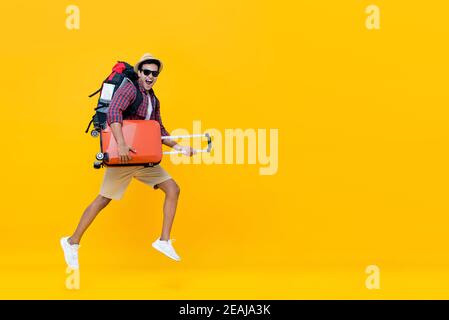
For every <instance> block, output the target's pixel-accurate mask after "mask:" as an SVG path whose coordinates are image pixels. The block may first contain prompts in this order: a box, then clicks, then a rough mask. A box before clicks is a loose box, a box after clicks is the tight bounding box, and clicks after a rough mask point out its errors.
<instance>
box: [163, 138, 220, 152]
mask: <svg viewBox="0 0 449 320" xmlns="http://www.w3.org/2000/svg"><path fill="white" fill-rule="evenodd" d="M199 137H206V138H207V148H206V149H201V150H195V151H196V152H197V153H200V152H210V151H211V150H212V138H211V136H210V134H208V133H205V134H191V135H183V136H182V135H181V136H162V137H161V139H162V140H164V139H167V140H175V139H183V138H199ZM162 153H163V154H178V153H182V151H179V150H176V151H164V152H162Z"/></svg>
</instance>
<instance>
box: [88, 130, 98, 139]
mask: <svg viewBox="0 0 449 320" xmlns="http://www.w3.org/2000/svg"><path fill="white" fill-rule="evenodd" d="M90 135H91V136H92V137H94V138H96V137H98V136H99V135H100V133H99V132H98V131H97V130H95V129H93V130H92V131H91V132H90Z"/></svg>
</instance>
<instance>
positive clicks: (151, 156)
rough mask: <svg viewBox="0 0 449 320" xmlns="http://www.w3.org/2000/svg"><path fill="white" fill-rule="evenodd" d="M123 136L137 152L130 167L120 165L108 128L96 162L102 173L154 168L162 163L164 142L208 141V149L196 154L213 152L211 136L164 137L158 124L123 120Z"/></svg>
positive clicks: (101, 135) (147, 121) (153, 121)
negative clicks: (120, 168)
mask: <svg viewBox="0 0 449 320" xmlns="http://www.w3.org/2000/svg"><path fill="white" fill-rule="evenodd" d="M122 132H123V136H124V138H125V141H126V143H127V144H128V145H129V146H131V147H133V148H134V149H135V150H136V152H135V153H134V152H131V153H130V155H131V158H132V159H131V160H130V161H129V162H128V163H127V164H123V163H120V160H119V157H118V150H117V142H116V141H115V138H114V135H113V134H112V130H111V128H110V127H109V126H108V125H106V127H105V128H104V129H103V130H101V132H100V134H99V136H100V148H101V152H99V153H97V155H96V158H97V160H99V161H101V162H95V163H94V168H96V169H99V168H101V167H102V166H103V165H106V166H139V165H143V166H154V165H157V164H159V163H160V162H161V160H162V154H163V152H162V140H164V139H178V138H195V137H206V138H207V141H208V147H207V149H204V150H196V152H210V151H211V149H212V142H211V138H210V136H209V134H207V133H206V134H193V135H187V136H163V137H161V127H160V125H159V122H157V121H155V120H124V121H123V125H122ZM93 136H96V135H93ZM173 153H181V151H168V152H164V154H173Z"/></svg>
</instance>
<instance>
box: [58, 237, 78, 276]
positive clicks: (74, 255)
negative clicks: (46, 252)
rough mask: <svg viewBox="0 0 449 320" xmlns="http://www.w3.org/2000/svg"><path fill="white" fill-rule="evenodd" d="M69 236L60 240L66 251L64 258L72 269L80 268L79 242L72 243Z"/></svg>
mask: <svg viewBox="0 0 449 320" xmlns="http://www.w3.org/2000/svg"><path fill="white" fill-rule="evenodd" d="M68 239H69V237H63V238H61V240H60V243H61V247H62V250H63V251H64V258H65V262H66V263H67V265H68V266H69V267H70V268H72V269H79V264H78V249H79V247H80V245H79V244H70V243H69V241H68Z"/></svg>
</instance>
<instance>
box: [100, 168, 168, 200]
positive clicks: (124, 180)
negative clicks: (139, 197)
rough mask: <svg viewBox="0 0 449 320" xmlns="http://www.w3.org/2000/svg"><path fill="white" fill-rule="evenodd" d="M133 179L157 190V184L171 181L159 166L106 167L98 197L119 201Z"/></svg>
mask: <svg viewBox="0 0 449 320" xmlns="http://www.w3.org/2000/svg"><path fill="white" fill-rule="evenodd" d="M133 177H134V178H136V179H137V180H139V181H142V182H143V183H145V184H146V185H149V186H151V187H153V188H155V189H157V185H158V184H159V183H162V182H164V181H167V180H169V179H171V177H170V175H169V174H168V173H167V171H165V170H164V169H163V168H162V167H161V166H160V165H156V166H154V167H144V166H129V167H106V172H105V174H104V178H103V184H102V186H101V190H100V195H102V196H103V197H105V198H109V199H114V200H120V199H121V198H122V196H123V194H124V193H125V190H126V188H127V187H128V185H129V183H130V182H131V178H133Z"/></svg>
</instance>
